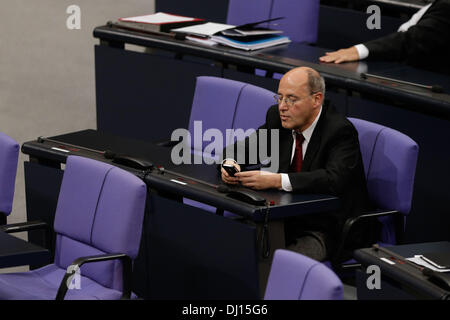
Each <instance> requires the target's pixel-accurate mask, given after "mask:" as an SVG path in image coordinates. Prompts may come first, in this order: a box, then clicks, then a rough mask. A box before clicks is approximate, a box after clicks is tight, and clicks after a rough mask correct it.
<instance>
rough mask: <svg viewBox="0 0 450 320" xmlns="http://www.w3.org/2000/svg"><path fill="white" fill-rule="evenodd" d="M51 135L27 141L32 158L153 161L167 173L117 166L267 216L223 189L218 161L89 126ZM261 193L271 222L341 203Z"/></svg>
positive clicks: (152, 183)
mask: <svg viewBox="0 0 450 320" xmlns="http://www.w3.org/2000/svg"><path fill="white" fill-rule="evenodd" d="M49 139H51V140H52V141H44V142H38V141H30V142H25V143H24V144H23V145H22V152H23V153H25V154H28V155H30V157H35V158H38V159H39V158H40V159H46V160H51V161H55V162H59V163H65V161H66V158H67V156H68V155H69V154H72V155H81V156H85V157H89V158H93V159H95V160H100V161H104V162H108V163H111V164H114V163H112V161H111V160H109V159H106V158H105V157H104V156H103V154H102V152H103V151H105V150H109V151H112V152H114V153H116V154H126V155H128V156H132V157H137V158H141V159H146V160H149V161H151V162H153V164H155V166H163V167H164V168H165V172H164V174H161V172H160V171H159V170H157V169H154V170H152V171H150V172H143V171H140V170H135V169H132V168H129V167H125V166H120V165H117V166H119V167H122V168H123V169H126V170H128V171H130V172H133V173H134V174H136V175H137V176H139V177H141V178H142V179H144V181H145V182H146V183H147V184H148V186H149V187H153V188H155V189H157V190H160V191H165V192H169V193H173V194H176V195H179V196H182V197H186V198H190V199H193V200H196V201H200V202H204V203H206V204H209V205H213V206H215V207H217V208H220V209H224V210H227V211H231V212H234V213H238V214H240V215H244V216H248V217H250V218H252V219H254V220H256V221H259V220H262V219H263V216H264V214H265V212H266V207H265V206H255V205H252V204H249V203H246V202H243V201H239V200H235V199H232V198H230V197H228V196H227V195H226V194H224V193H220V192H218V191H217V190H216V186H217V185H219V184H221V179H220V176H219V174H218V170H217V168H216V165H174V164H173V163H172V161H171V159H170V152H171V148H168V147H162V146H157V145H154V144H152V143H147V142H143V141H138V140H131V139H125V138H120V137H117V136H113V135H110V134H106V133H102V132H99V131H96V130H83V131H79V132H74V133H69V134H65V135H60V136H56V137H51V138H49ZM53 141H58V142H53ZM70 145H72V146H70ZM74 146H76V147H74ZM54 147H56V148H60V149H65V150H67V151H68V152H64V151H59V150H55V149H52V148H54ZM86 148H88V149H90V150H87V149H86ZM94 150H98V151H97V152H96V151H94ZM114 165H116V164H114ZM174 179H175V180H178V181H180V180H182V183H185V184H180V183H176V182H174V181H173V180H174ZM255 192H257V193H259V194H260V195H262V196H263V197H264V198H266V200H267V201H268V202H269V203H271V202H272V204H271V205H270V214H269V217H270V219H271V220H272V219H281V218H285V217H289V216H296V215H301V214H313V213H317V212H327V211H334V210H336V209H338V207H339V199H338V198H337V197H334V196H329V195H320V194H294V193H289V192H284V191H278V190H267V191H255Z"/></svg>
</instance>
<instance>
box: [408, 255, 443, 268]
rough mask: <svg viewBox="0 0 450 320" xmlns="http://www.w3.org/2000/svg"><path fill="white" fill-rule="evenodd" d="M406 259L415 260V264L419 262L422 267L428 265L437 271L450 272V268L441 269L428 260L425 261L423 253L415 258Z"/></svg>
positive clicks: (427, 266)
mask: <svg viewBox="0 0 450 320" xmlns="http://www.w3.org/2000/svg"><path fill="white" fill-rule="evenodd" d="M406 260H408V261H411V262H414V263H415V264H418V265H420V266H422V267H426V268H428V269H431V270H433V271H437V272H450V269H439V268H436V267H435V266H433V265H432V264H431V263H428V262H427V261H425V260H424V259H423V256H422V255H420V254H419V255H415V256H414V257H413V258H406Z"/></svg>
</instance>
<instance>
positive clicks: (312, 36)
mask: <svg viewBox="0 0 450 320" xmlns="http://www.w3.org/2000/svg"><path fill="white" fill-rule="evenodd" d="M319 5H320V1H319V0H301V1H292V0H230V2H229V5H228V15H227V23H228V24H233V25H241V24H245V23H250V22H257V21H260V20H266V19H271V18H277V17H285V18H284V19H281V20H277V21H273V22H272V24H271V25H267V24H266V25H264V24H262V26H266V27H271V28H273V29H278V30H283V31H284V34H285V35H287V36H289V38H290V39H291V40H292V41H294V42H310V43H314V42H316V41H317V30H318V26H319ZM270 23H271V22H269V24H270Z"/></svg>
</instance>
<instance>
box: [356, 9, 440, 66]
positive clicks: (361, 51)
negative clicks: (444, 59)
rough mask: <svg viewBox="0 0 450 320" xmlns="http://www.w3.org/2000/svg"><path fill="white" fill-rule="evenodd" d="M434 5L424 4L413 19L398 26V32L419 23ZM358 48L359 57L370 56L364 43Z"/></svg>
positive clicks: (358, 45)
mask: <svg viewBox="0 0 450 320" xmlns="http://www.w3.org/2000/svg"><path fill="white" fill-rule="evenodd" d="M431 5H432V3H430V4H428V5H426V6H424V7H423V8H422V9H420V10H419V11H417V12H416V13H415V14H414V15H413V16H412V17H411V19H409V20H408V21H407V22H405V23H404V24H402V25H401V26H400V27H399V28H398V30H397V31H398V32H405V31H407V30H408V29H409V28H410V27H412V26H414V25H416V24H417V22H418V21H419V20H420V18H422V16H423V15H424V14H425V12H426V11H427V10H428V8H429V7H430V6H431ZM355 48H356V50H357V51H358V56H359V59H360V60H362V59H365V58H367V57H368V56H369V49H367V47H366V46H365V45H363V44H362V43H360V44H357V45H356V46H355Z"/></svg>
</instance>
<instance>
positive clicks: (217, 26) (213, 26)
mask: <svg viewBox="0 0 450 320" xmlns="http://www.w3.org/2000/svg"><path fill="white" fill-rule="evenodd" d="M232 28H235V26H233V25H231V24H223V23H215V22H207V23H202V24H198V25H195V26H190V27H184V28H177V29H172V30H171V31H172V32H176V33H186V34H189V35H194V36H198V37H205V38H206V37H211V36H212V35H214V34H216V33H218V32H221V31H223V30H227V29H232Z"/></svg>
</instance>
